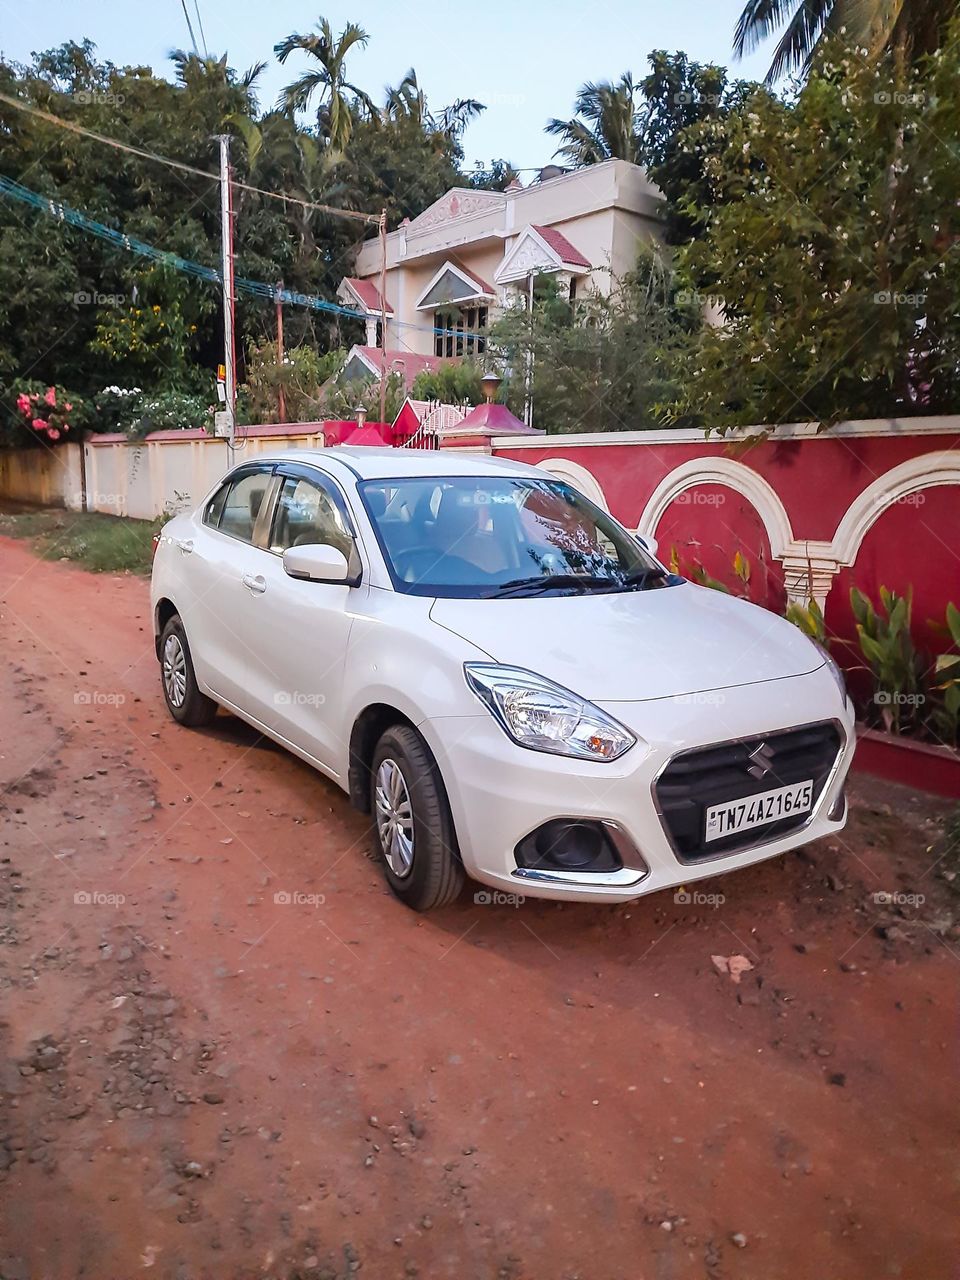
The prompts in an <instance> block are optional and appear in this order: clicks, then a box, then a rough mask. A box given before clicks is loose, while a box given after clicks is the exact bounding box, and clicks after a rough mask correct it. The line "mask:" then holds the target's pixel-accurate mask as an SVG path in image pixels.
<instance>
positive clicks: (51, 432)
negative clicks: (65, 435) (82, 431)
mask: <svg viewBox="0 0 960 1280" xmlns="http://www.w3.org/2000/svg"><path fill="white" fill-rule="evenodd" d="M47 435H48V436H49V437H50V439H51V440H59V439H60V432H59V431H58V430H57V428H56V427H47Z"/></svg>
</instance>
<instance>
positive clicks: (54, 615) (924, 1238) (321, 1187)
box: [0, 541, 960, 1280]
mask: <svg viewBox="0 0 960 1280" xmlns="http://www.w3.org/2000/svg"><path fill="white" fill-rule="evenodd" d="M0 597H2V661H0V718H2V724H3V730H4V731H3V735H2V759H0V782H2V784H3V789H4V793H5V794H4V808H3V811H2V814H0V819H2V849H0V873H2V875H0V992H2V1024H0V1041H2V1046H0V1047H2V1058H3V1065H2V1073H3V1074H2V1077H0V1086H2V1094H0V1171H2V1172H0V1206H2V1207H0V1276H2V1277H4V1280H39V1278H40V1277H46V1278H49V1280H74V1278H75V1277H80V1276H84V1277H93V1278H94V1280H121V1278H129V1277H132V1276H134V1275H139V1274H141V1273H143V1274H145V1275H149V1276H155V1277H158V1278H159V1277H163V1278H164V1280H166V1278H167V1277H170V1278H171V1280H202V1278H204V1277H215V1278H217V1280H220V1278H223V1280H246V1278H247V1277H270V1278H271V1280H272V1278H278V1280H281V1278H282V1280H289V1278H290V1277H304V1278H306V1277H311V1278H320V1277H322V1278H324V1280H334V1278H342V1277H349V1276H352V1275H355V1274H357V1273H361V1274H362V1275H363V1276H372V1277H377V1280H381V1278H384V1280H394V1278H395V1277H396V1278H399V1280H406V1278H410V1277H422V1278H423V1280H448V1278H449V1280H574V1278H575V1277H578V1278H580V1280H685V1278H686V1277H710V1278H711V1280H721V1278H723V1277H730V1278H731V1280H732V1278H734V1277H736V1278H737V1280H740V1278H744V1280H753V1278H754V1277H755V1278H757V1280H761V1278H762V1280H834V1278H835V1280H878V1278H879V1277H884V1276H899V1277H907V1278H908V1280H911V1278H912V1280H947V1278H948V1277H950V1276H952V1275H953V1274H954V1271H953V1268H954V1265H955V1259H956V1256H957V1249H956V1246H957V1240H958V1234H960V1233H958V1228H957V1222H958V1220H960V1217H958V1213H957V1208H958V1205H957V1180H956V1177H955V1173H956V1152H957V1149H958V1148H957V1133H956V1127H957V1126H956V1121H957V1106H956V1073H955V1068H956V1057H955V1045H954V1042H953V1039H954V1034H955V1010H956V998H957V990H958V977H960V938H958V929H957V927H956V926H955V924H953V923H952V918H951V912H952V911H953V910H954V909H955V906H956V904H957V902H958V901H960V899H958V898H957V897H956V896H955V895H954V894H953V893H952V891H951V889H950V886H949V885H947V884H946V883H945V882H944V881H943V880H942V879H940V878H939V877H938V874H937V872H936V871H932V870H931V867H932V866H933V864H934V862H935V861H936V858H937V856H938V854H937V839H938V820H939V819H938V815H939V812H940V811H939V810H937V809H936V807H933V809H932V810H931V805H930V803H929V801H927V800H926V799H921V798H920V797H917V796H915V795H912V794H911V793H909V792H906V791H899V790H897V789H896V788H892V787H889V786H883V787H882V788H881V787H880V786H879V785H876V786H872V785H869V784H866V783H864V782H863V781H862V780H861V781H860V782H858V783H857V784H856V809H855V814H854V817H853V821H852V823H851V825H850V827H849V828H848V831H847V832H846V833H845V836H844V839H843V841H842V842H841V841H837V842H836V843H832V844H826V843H821V844H818V845H815V846H810V847H809V848H808V849H806V850H803V851H802V852H800V853H799V854H794V855H791V856H790V857H787V858H785V859H778V860H776V861H773V862H771V863H768V864H766V865H763V866H760V867H758V868H754V869H752V870H749V871H746V872H741V873H739V874H736V875H734V876H730V877H727V878H722V879H718V880H716V881H711V882H709V883H705V884H701V885H699V886H698V888H699V889H700V890H701V891H702V892H703V893H705V894H722V895H724V901H722V902H721V903H719V904H716V903H710V902H696V903H690V902H688V903H684V902H675V901H674V899H673V897H672V896H671V895H669V894H666V895H665V894H658V895H655V896H652V897H649V898H645V899H642V900H640V901H639V902H637V903H635V904H633V905H630V906H626V907H618V908H607V907H589V906H577V905H563V906H557V905H552V904H536V903H533V902H527V903H526V904H525V905H523V906H522V907H520V908H512V907H507V906H497V905H484V904H478V903H475V902H474V901H473V900H472V896H471V895H470V894H467V895H465V897H464V899H463V901H462V902H460V903H458V904H457V905H455V906H454V907H452V908H450V909H447V910H445V911H443V912H440V913H439V914H436V915H433V916H429V917H426V918H423V917H417V916H415V915H413V914H411V913H410V912H408V911H407V910H406V909H405V908H404V907H402V906H400V905H399V904H398V903H397V902H396V901H395V900H394V899H393V898H392V897H391V896H390V895H389V893H388V892H387V891H386V889H385V886H384V883H383V880H382V878H381V875H380V872H379V869H378V867H377V865H376V863H375V862H373V861H371V860H370V857H369V849H370V845H369V839H368V835H367V830H366V825H365V822H364V820H363V819H361V817H360V816H359V815H357V814H356V813H354V812H353V811H352V810H351V809H350V808H349V807H348V805H347V802H346V800H345V798H344V797H343V796H342V795H341V793H340V792H339V791H337V790H336V789H335V788H334V787H333V786H332V785H331V784H329V783H327V782H325V781H324V780H323V779H321V778H320V777H319V776H318V775H316V774H315V773H313V772H311V771H310V770H309V769H308V768H307V767H306V766H304V765H302V764H300V763H298V762H297V761H296V760H294V759H293V758H292V757H290V756H288V755H286V754H284V753H283V752H281V751H279V750H277V749H274V748H273V747H271V746H270V745H269V744H267V743H266V742H264V741H262V740H260V739H258V737H257V736H256V735H255V734H254V733H253V732H252V731H250V730H249V729H248V728H246V727H244V726H243V725H242V724H240V723H238V722H237V721H236V720H234V719H232V718H230V717H227V716H223V717H222V718H221V719H220V720H218V722H217V724H216V726H215V728H214V729H213V730H212V731H205V732H191V731H188V730H184V729H181V728H179V727H178V726H176V725H175V724H173V723H172V721H170V720H169V719H168V717H167V715H166V712H165V710H164V707H163V704H162V701H161V698H160V691H159V680H158V673H157V666H156V661H155V658H154V655H153V651H152V635H151V626H150V618H149V605H148V599H147V587H146V584H145V583H144V582H143V581H141V580H139V579H136V578H132V577H111V576H104V577H93V576H90V575H87V574H85V573H83V572H81V571H79V570H77V569H74V568H72V567H69V566H67V565H64V564H56V563H55V564H49V563H44V562H41V561H39V560H38V559H36V558H35V557H34V556H33V555H32V554H31V553H30V551H29V549H28V548H27V547H26V546H25V545H23V544H18V543H13V542H9V541H2V542H0ZM877 892H890V893H899V894H907V895H909V894H921V895H923V896H924V897H925V901H924V902H923V903H922V904H921V905H919V906H916V905H913V904H910V903H909V902H905V903H901V904H899V905H897V904H893V905H889V906H885V905H878V904H877V903H876V902H875V901H874V898H873V895H874V894H875V893H877ZM712 956H721V957H726V956H744V957H746V959H747V960H748V961H749V962H750V964H751V965H752V966H753V967H752V969H749V970H747V971H746V972H744V973H743V974H742V976H741V978H740V981H739V982H735V981H734V980H733V979H732V978H731V977H730V975H729V974H728V973H723V972H720V971H719V969H718V966H717V965H716V964H714V963H713V962H712V960H711V957H712ZM720 967H721V968H722V966H720Z"/></svg>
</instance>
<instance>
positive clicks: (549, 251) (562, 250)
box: [494, 226, 591, 284]
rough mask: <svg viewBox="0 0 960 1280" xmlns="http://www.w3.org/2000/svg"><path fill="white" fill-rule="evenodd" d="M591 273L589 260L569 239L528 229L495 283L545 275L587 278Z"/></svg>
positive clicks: (505, 261)
mask: <svg viewBox="0 0 960 1280" xmlns="http://www.w3.org/2000/svg"><path fill="white" fill-rule="evenodd" d="M590 270H591V268H590V264H589V263H588V262H587V260H586V258H585V257H584V256H583V255H582V254H581V253H579V252H577V250H576V249H574V248H573V246H572V245H571V244H570V241H569V240H567V239H566V237H565V236H561V235H559V233H557V234H556V235H551V236H550V237H549V238H548V237H547V236H545V235H544V234H543V231H542V230H541V229H540V228H538V227H534V226H528V227H524V229H523V231H521V232H520V235H519V236H518V237H517V242H516V244H515V245H514V246H513V248H512V249H509V250H508V251H507V253H506V254H505V255H504V259H503V261H502V262H501V263H500V266H499V267H498V268H497V272H496V275H495V276H494V279H495V280H496V282H497V284H511V283H513V282H514V281H517V280H523V279H525V278H526V277H527V276H529V275H531V274H532V275H539V274H541V273H542V272H554V271H566V272H569V273H570V274H572V275H586V274H587V273H588V272H589V271H590Z"/></svg>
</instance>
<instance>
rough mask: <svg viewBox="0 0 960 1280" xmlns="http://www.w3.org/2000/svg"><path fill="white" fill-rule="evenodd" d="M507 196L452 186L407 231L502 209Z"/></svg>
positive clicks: (425, 228)
mask: <svg viewBox="0 0 960 1280" xmlns="http://www.w3.org/2000/svg"><path fill="white" fill-rule="evenodd" d="M506 200H507V197H506V196H505V195H503V194H502V192H498V191H473V190H471V189H470V188H469V187H453V188H452V189H451V190H450V191H448V192H447V193H446V195H444V196H441V197H440V199H439V200H435V201H434V202H433V204H432V205H430V206H429V207H428V208H426V209H424V211H423V213H421V214H419V215H418V216H417V217H416V218H414V219H413V221H412V222H411V223H410V224H409V227H408V228H407V229H408V230H409V231H426V230H427V229H428V228H430V227H436V226H440V225H441V224H442V223H445V222H456V221H458V220H459V219H460V218H469V217H471V216H472V215H474V214H478V213H489V212H490V211H491V210H494V209H502V208H503V206H504V205H505V204H506Z"/></svg>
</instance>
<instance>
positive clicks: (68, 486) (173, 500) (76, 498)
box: [0, 428, 324, 520]
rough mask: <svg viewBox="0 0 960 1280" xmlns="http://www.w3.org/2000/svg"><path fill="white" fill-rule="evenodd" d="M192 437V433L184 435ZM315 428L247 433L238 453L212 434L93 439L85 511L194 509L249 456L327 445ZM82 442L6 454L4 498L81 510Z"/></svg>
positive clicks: (2, 456)
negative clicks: (297, 431)
mask: <svg viewBox="0 0 960 1280" xmlns="http://www.w3.org/2000/svg"><path fill="white" fill-rule="evenodd" d="M184 434H185V435H186V433H184ZM323 444H324V440H323V435H322V433H321V434H317V432H316V430H315V429H312V428H311V430H310V431H305V432H304V433H303V434H301V435H283V436H282V437H278V436H277V435H275V434H274V435H269V436H254V435H248V436H246V437H244V439H243V440H242V442H241V443H240V444H239V445H238V447H237V448H235V449H233V450H232V451H231V450H230V449H229V448H228V446H227V442H226V441H225V440H218V439H215V438H214V437H212V436H205V437H202V438H197V437H195V436H193V435H192V433H191V435H190V436H189V437H188V438H186V439H183V440H177V439H173V440H171V439H169V438H168V439H165V440H147V441H142V442H140V443H129V442H128V441H123V440H110V439H108V440H105V441H103V440H102V441H100V442H97V440H96V438H95V437H94V439H93V440H88V441H87V442H86V444H84V445H83V446H82V448H83V460H82V465H83V467H84V468H85V471H86V494H87V510H88V511H101V512H104V513H105V514H106V515H114V516H130V517H131V518H133V519H135V520H154V519H156V518H157V516H160V515H163V514H164V513H165V512H176V511H181V510H188V509H189V508H191V507H193V506H195V505H196V504H197V503H198V502H199V501H200V500H201V498H203V497H204V495H205V494H207V493H209V491H210V490H211V489H212V488H213V486H214V485H215V484H216V483H217V481H218V480H219V479H220V477H221V476H222V475H224V474H225V473H226V472H227V471H229V470H230V468H231V467H233V466H236V465H237V463H240V462H243V461H244V460H245V459H247V458H255V457H256V456H257V455H258V454H260V453H273V452H275V451H277V450H280V449H297V448H303V447H305V446H306V447H309V448H313V449H316V448H323ZM80 451H81V446H80V445H79V444H67V445H61V446H59V447H58V448H57V449H42V448H41V449H10V450H2V451H0V498H7V499H9V500H12V501H14V502H24V503H29V504H31V505H36V506H45V507H65V508H66V509H67V510H68V511H82V510H83V491H84V485H83V482H82V472H81V456H80Z"/></svg>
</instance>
